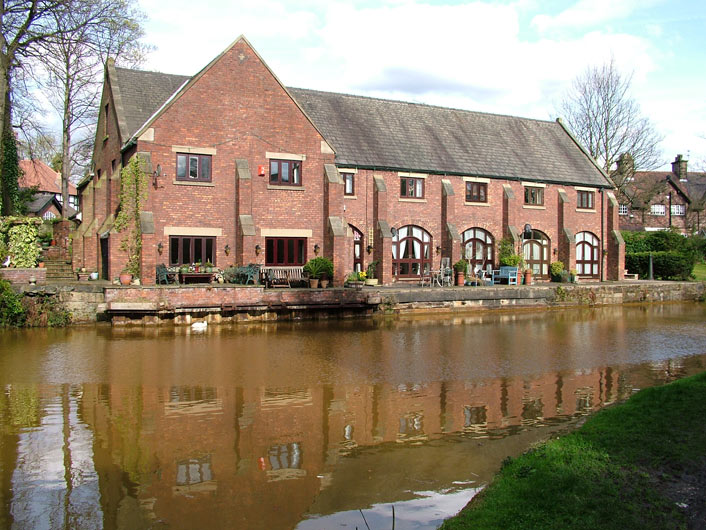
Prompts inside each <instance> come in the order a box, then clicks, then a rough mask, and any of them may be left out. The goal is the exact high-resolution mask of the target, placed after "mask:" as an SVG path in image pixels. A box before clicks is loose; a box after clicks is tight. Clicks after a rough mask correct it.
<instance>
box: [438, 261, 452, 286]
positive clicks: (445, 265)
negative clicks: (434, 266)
mask: <svg viewBox="0 0 706 530" xmlns="http://www.w3.org/2000/svg"><path fill="white" fill-rule="evenodd" d="M437 281H438V283H439V286H441V287H451V286H452V285H453V270H452V269H451V258H441V264H440V266H439V276H438V277H437Z"/></svg>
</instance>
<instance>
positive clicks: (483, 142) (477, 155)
mask: <svg viewBox="0 0 706 530" xmlns="http://www.w3.org/2000/svg"><path fill="white" fill-rule="evenodd" d="M289 90H290V92H291V94H292V95H293V96H294V97H295V98H296V99H297V101H299V103H300V104H301V106H302V107H303V108H304V110H305V111H306V112H307V113H308V114H309V116H311V118H312V120H313V121H314V122H315V123H316V124H317V125H318V126H319V128H320V129H321V131H322V132H323V134H324V136H325V137H326V138H327V139H328V140H329V141H330V143H331V144H332V145H333V146H334V148H335V149H336V163H337V164H339V165H344V166H345V165H351V166H364V167H379V168H391V169H400V170H405V169H406V170H417V171H429V172H434V173H438V172H443V173H452V174H454V173H455V174H461V175H480V176H488V177H503V178H515V179H525V180H543V181H554V182H560V183H567V184H588V185H596V186H606V187H608V186H609V185H610V184H609V183H608V181H607V180H606V179H605V177H604V176H603V174H602V173H601V171H600V170H599V169H598V168H597V167H596V165H595V164H594V163H593V161H592V160H590V159H589V158H588V156H587V155H586V154H585V153H584V152H583V151H582V150H581V149H580V148H579V147H578V145H577V144H576V142H575V141H574V140H573V138H572V137H571V136H570V135H569V134H568V133H567V132H566V131H565V129H564V128H563V127H562V125H560V124H559V123H557V122H553V121H540V120H532V119H527V118H518V117H514V116H503V115H498V114H485V113H481V112H472V111H467V110H458V109H450V108H445V107H437V106H431V105H422V104H418V103H407V102H404V101H394V100H387V99H376V98H369V97H363V96H352V95H346V94H335V93H331V92H320V91H315V90H306V89H300V88H290V89H289Z"/></svg>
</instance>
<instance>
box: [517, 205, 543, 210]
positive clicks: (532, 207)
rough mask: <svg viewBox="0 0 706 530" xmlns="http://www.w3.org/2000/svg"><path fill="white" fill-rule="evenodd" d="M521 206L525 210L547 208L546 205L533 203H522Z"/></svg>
mask: <svg viewBox="0 0 706 530" xmlns="http://www.w3.org/2000/svg"><path fill="white" fill-rule="evenodd" d="M522 207H523V208H524V209H525V210H546V209H547V207H546V206H535V205H533V204H523V205H522Z"/></svg>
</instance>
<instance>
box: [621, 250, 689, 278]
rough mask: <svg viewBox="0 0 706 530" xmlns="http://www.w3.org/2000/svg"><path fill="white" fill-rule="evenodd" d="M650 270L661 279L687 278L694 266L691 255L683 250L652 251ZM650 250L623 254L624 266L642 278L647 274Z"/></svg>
mask: <svg viewBox="0 0 706 530" xmlns="http://www.w3.org/2000/svg"><path fill="white" fill-rule="evenodd" d="M651 254H652V272H653V274H654V277H655V278H658V279H663V280H688V279H689V276H690V275H691V271H692V270H693V268H694V259H693V256H692V255H690V254H687V253H683V252H674V251H668V252H652V253H651ZM649 264H650V252H633V253H631V254H625V266H626V268H627V269H628V270H629V271H630V272H631V273H637V274H639V275H640V276H641V277H642V278H647V276H648V274H649V266H650V265H649Z"/></svg>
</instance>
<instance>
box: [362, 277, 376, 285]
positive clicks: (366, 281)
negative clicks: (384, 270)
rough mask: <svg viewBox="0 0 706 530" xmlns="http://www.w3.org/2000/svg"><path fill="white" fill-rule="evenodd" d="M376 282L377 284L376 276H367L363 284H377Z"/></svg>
mask: <svg viewBox="0 0 706 530" xmlns="http://www.w3.org/2000/svg"><path fill="white" fill-rule="evenodd" d="M377 284H378V279H377V278H367V279H366V280H365V285H377Z"/></svg>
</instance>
